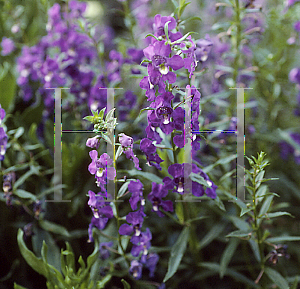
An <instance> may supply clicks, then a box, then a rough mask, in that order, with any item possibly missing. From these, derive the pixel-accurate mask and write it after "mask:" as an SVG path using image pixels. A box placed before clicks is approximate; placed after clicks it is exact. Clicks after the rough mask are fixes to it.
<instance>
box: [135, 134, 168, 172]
mask: <svg viewBox="0 0 300 289" xmlns="http://www.w3.org/2000/svg"><path fill="white" fill-rule="evenodd" d="M140 149H141V151H143V152H144V153H145V155H146V159H147V164H148V165H149V166H155V167H156V168H157V169H158V170H161V169H162V168H161V167H160V165H159V164H160V163H161V162H163V160H162V159H161V158H160V157H159V155H158V154H156V147H155V145H154V144H152V141H151V140H149V139H147V138H143V139H142V140H141V142H140Z"/></svg>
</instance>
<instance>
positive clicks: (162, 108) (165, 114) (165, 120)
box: [146, 91, 174, 143]
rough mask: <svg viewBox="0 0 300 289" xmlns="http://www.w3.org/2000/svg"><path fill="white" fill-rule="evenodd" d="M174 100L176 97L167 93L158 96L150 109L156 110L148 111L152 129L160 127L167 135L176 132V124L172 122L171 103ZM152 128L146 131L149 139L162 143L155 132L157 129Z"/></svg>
mask: <svg viewBox="0 0 300 289" xmlns="http://www.w3.org/2000/svg"><path fill="white" fill-rule="evenodd" d="M173 98H174V95H173V94H172V93H171V92H169V91H166V92H165V93H163V94H162V95H159V96H157V98H156V99H155V101H154V102H153V103H151V105H150V107H152V108H155V110H149V111H148V123H149V126H150V128H151V127H152V128H156V127H160V128H161V130H162V131H163V132H164V133H165V134H170V133H171V132H172V131H173V130H174V123H173V122H172V121H171V117H172V114H173V108H172V106H171V101H172V99H173ZM150 128H149V129H148V130H146V132H147V137H148V138H149V139H153V140H156V141H158V142H159V143H160V141H161V139H160V137H159V136H157V135H156V133H155V132H154V131H155V129H150Z"/></svg>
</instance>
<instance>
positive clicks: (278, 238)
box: [266, 236, 300, 243]
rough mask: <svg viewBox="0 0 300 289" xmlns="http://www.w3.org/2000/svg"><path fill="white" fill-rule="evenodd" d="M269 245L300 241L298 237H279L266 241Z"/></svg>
mask: <svg viewBox="0 0 300 289" xmlns="http://www.w3.org/2000/svg"><path fill="white" fill-rule="evenodd" d="M266 241H267V242H270V243H282V242H290V241H300V236H280V237H272V238H268V239H267V240H266Z"/></svg>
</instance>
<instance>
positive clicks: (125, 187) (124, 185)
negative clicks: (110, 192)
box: [118, 182, 130, 198]
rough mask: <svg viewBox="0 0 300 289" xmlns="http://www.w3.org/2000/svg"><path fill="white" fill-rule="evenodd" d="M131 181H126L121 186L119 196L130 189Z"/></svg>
mask: <svg viewBox="0 0 300 289" xmlns="http://www.w3.org/2000/svg"><path fill="white" fill-rule="evenodd" d="M129 183H130V182H126V183H124V184H123V185H122V186H121V188H120V190H119V192H118V198H121V197H122V196H123V195H124V194H125V192H126V190H127V189H128V185H129Z"/></svg>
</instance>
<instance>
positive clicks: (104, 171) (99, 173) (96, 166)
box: [88, 150, 116, 191]
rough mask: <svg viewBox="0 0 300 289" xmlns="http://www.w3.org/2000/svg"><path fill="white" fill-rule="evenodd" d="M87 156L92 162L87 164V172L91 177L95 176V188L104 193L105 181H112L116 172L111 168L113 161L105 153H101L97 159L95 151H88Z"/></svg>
mask: <svg viewBox="0 0 300 289" xmlns="http://www.w3.org/2000/svg"><path fill="white" fill-rule="evenodd" d="M89 155H90V157H91V159H92V162H91V163H90V164H89V167H88V170H89V172H90V173H91V174H92V175H95V178H96V184H97V186H98V187H101V189H102V190H103V191H105V189H104V185H105V184H106V183H107V180H114V179H115V177H116V170H115V168H114V167H112V165H113V160H112V159H111V158H110V156H109V155H108V154H107V153H103V154H102V155H101V156H100V157H99V158H98V152H97V151H96V150H92V151H90V152H89Z"/></svg>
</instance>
